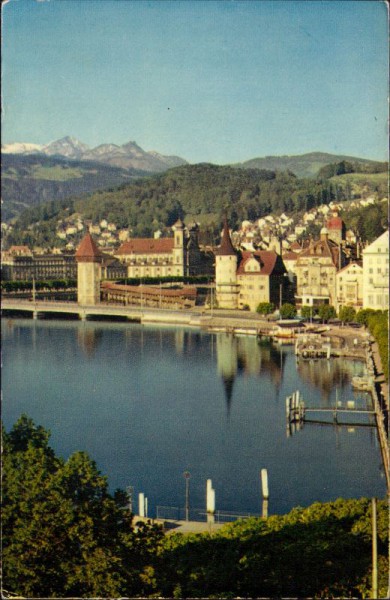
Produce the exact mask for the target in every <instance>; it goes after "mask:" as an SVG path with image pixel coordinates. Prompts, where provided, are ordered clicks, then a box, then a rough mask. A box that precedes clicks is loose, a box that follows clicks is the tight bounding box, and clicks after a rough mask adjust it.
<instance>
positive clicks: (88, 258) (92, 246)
mask: <svg viewBox="0 0 390 600" xmlns="http://www.w3.org/2000/svg"><path fill="white" fill-rule="evenodd" d="M75 256H76V260H77V261H79V262H95V261H96V262H98V261H99V260H100V259H101V257H102V253H101V252H100V250H99V248H98V247H97V245H96V242H95V240H94V239H93V237H92V236H91V234H90V233H87V234H85V236H84V237H83V239H82V240H81V242H80V245H79V247H78V249H77V252H76V255H75Z"/></svg>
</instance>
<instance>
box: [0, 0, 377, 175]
mask: <svg viewBox="0 0 390 600" xmlns="http://www.w3.org/2000/svg"><path fill="white" fill-rule="evenodd" d="M387 56H388V51H387V8H386V5H385V3H384V2H381V1H380V0H377V1H374V2H372V1H364V0H363V1H359V0H331V1H329V2H321V1H310V0H304V1H302V2H300V1H295V0H284V1H283V0H279V1H278V0H276V1H272V0H270V1H267V0H260V1H256V0H251V1H249V2H247V1H245V0H244V1H240V0H220V1H212V0H207V1H203V0H184V1H180V0H97V1H95V0H10V1H9V2H8V4H6V5H5V6H4V8H3V73H2V78H3V79H2V83H3V91H2V95H3V121H2V142H3V143H8V142H16V141H18V142H34V143H39V144H45V143H48V142H50V141H53V140H55V139H58V138H60V137H63V136H65V135H72V136H74V137H76V138H78V139H79V140H81V141H83V142H85V143H86V144H88V145H90V146H96V145H98V144H101V143H106V142H113V143H117V144H123V143H126V142H128V141H129V140H134V141H136V142H137V143H138V144H139V145H140V146H141V147H142V148H143V149H145V150H157V151H158V152H161V153H163V154H177V155H179V156H182V157H183V158H186V159H187V160H188V161H190V162H203V161H208V162H214V163H217V164H225V163H229V162H236V161H242V160H246V159H249V158H254V157H257V156H266V155H281V154H301V153H304V152H311V151H315V150H321V151H324V152H331V153H343V154H349V155H353V156H362V157H367V158H373V159H379V160H385V159H386V158H387V146H388V144H387V112H388V111H387V89H388V61H387Z"/></svg>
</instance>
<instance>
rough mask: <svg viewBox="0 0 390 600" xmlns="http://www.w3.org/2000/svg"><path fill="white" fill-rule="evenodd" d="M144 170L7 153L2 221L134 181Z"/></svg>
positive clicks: (2, 178) (2, 191)
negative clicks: (39, 205) (64, 200)
mask: <svg viewBox="0 0 390 600" xmlns="http://www.w3.org/2000/svg"><path fill="white" fill-rule="evenodd" d="M140 175H144V173H143V172H142V171H136V170H133V171H131V170H130V171H129V170H125V169H120V168H118V167H110V166H107V165H103V164H100V163H93V162H86V161H77V160H68V159H65V158H59V157H48V156H42V155H36V156H34V155H31V156H21V155H17V154H3V156H2V166H1V195H2V202H3V204H2V219H3V221H9V220H10V219H12V218H13V217H16V216H17V215H19V214H20V213H21V212H22V211H23V210H25V209H26V208H29V207H31V206H35V205H38V204H42V203H44V202H48V201H52V200H63V199H65V198H70V197H72V196H77V195H80V194H87V193H90V192H94V191H95V190H99V189H107V188H110V187H116V186H118V185H120V184H121V183H123V182H128V181H131V180H132V179H133V178H134V177H135V176H140Z"/></svg>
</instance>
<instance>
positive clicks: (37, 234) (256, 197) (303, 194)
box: [9, 164, 342, 246]
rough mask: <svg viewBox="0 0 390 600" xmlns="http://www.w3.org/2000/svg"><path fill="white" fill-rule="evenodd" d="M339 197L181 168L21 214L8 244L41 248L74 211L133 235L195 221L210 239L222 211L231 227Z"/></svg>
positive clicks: (259, 178)
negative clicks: (247, 220) (206, 232)
mask: <svg viewBox="0 0 390 600" xmlns="http://www.w3.org/2000/svg"><path fill="white" fill-rule="evenodd" d="M341 196H342V190H337V189H336V187H335V186H334V185H333V184H330V183H329V182H328V181H326V182H321V181H316V180H309V179H307V180H304V179H298V178H297V177H295V176H294V175H293V174H291V173H274V172H272V171H266V170H257V169H234V168H232V167H220V166H215V165H210V164H198V165H184V166H181V167H176V168H174V169H170V170H169V171H166V172H165V173H162V174H159V175H155V176H153V177H146V178H142V179H138V180H135V181H134V182H133V183H130V184H124V185H121V186H120V187H118V188H116V189H115V190H111V191H107V190H106V191H103V190H101V191H97V192H94V193H92V194H90V195H89V196H84V197H74V198H72V199H69V200H62V201H60V202H59V201H57V202H50V203H45V204H42V205H40V206H37V207H33V208H31V209H29V210H26V211H25V212H24V213H23V214H22V215H21V216H20V217H19V219H18V220H17V221H16V223H15V225H14V230H13V231H12V235H11V236H10V238H9V241H10V243H14V244H16V243H30V244H31V243H32V244H37V245H44V246H46V245H47V244H48V243H49V242H50V241H53V240H54V239H55V229H56V226H57V221H58V219H60V218H67V219H69V218H70V217H71V215H72V214H74V213H77V214H78V215H80V216H81V217H83V218H86V219H91V220H92V221H93V222H99V221H100V220H101V219H103V218H105V219H108V220H109V221H112V222H114V223H115V224H116V225H117V226H118V227H120V228H122V227H129V228H130V229H131V231H132V235H133V236H134V237H142V236H150V235H152V234H153V231H155V230H156V229H158V228H160V229H162V230H164V228H166V227H170V226H171V225H172V224H173V223H174V222H175V221H176V220H177V219H178V218H181V219H183V220H185V221H186V222H190V221H192V220H196V221H197V222H199V223H201V226H202V229H203V230H207V231H208V232H209V241H212V236H213V235H216V236H218V235H219V234H218V233H217V232H219V230H220V226H221V222H222V219H223V215H224V214H225V211H227V213H228V215H229V221H230V223H231V225H232V226H234V227H235V226H237V225H238V224H239V223H240V222H241V221H242V220H244V219H249V220H251V221H253V220H255V219H257V218H259V217H261V216H264V215H267V214H270V213H271V212H279V213H280V212H290V213H291V212H297V211H302V210H307V209H310V208H312V207H313V206H316V205H320V204H323V203H329V202H330V201H331V200H333V199H335V198H336V197H338V198H339V197H341ZM57 241H58V240H57Z"/></svg>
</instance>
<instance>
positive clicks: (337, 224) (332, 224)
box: [326, 217, 344, 229]
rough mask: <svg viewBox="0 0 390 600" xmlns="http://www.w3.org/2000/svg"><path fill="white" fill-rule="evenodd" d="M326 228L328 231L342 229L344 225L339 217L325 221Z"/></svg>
mask: <svg viewBox="0 0 390 600" xmlns="http://www.w3.org/2000/svg"><path fill="white" fill-rule="evenodd" d="M326 226H327V228H328V229H342V228H343V226H344V223H343V220H342V218H341V217H331V218H330V219H329V220H328V221H327V223H326Z"/></svg>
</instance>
